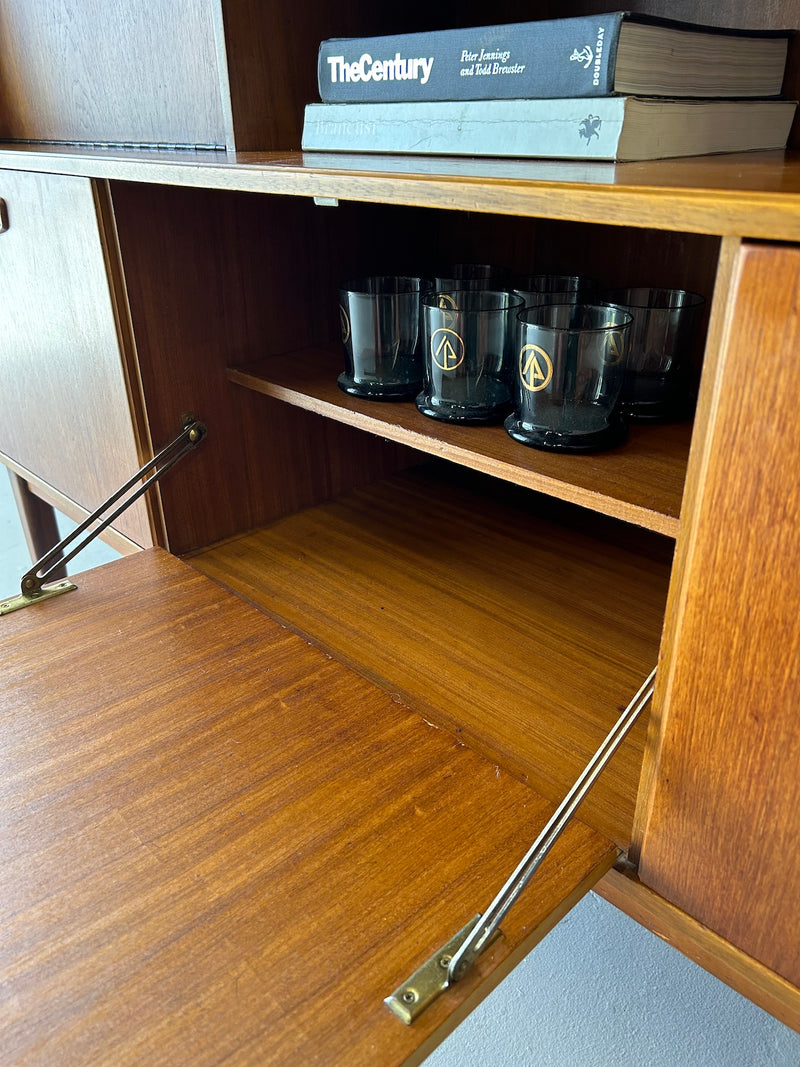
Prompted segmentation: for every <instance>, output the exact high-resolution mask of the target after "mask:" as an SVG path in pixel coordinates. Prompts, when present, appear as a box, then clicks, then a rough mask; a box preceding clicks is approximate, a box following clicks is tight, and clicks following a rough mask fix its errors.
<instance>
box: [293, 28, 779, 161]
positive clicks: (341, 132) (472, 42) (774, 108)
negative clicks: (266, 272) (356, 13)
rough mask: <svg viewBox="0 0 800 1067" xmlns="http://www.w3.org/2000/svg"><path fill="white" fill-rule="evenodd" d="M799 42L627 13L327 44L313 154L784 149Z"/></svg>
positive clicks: (571, 154) (310, 133)
mask: <svg viewBox="0 0 800 1067" xmlns="http://www.w3.org/2000/svg"><path fill="white" fill-rule="evenodd" d="M793 32H794V31H793V30H788V29H787V30H774V31H744V30H736V29H719V28H715V27H707V26H698V25H693V24H690V23H685V22H675V21H672V20H666V19H656V18H650V17H645V16H638V15H632V14H630V13H629V12H622V11H618V12H614V13H611V14H607V15H593V16H585V17H583V16H582V17H577V18H563V19H550V20H546V21H539V22H523V23H512V24H509V25H501V26H484V27H478V28H473V29H451V30H436V31H431V32H430V33H414V34H400V35H396V36H388V37H371V38H360V39H358V38H356V39H352V38H348V39H333V40H329V41H324V42H323V43H322V45H321V46H320V51H319V68H318V78H319V91H320V99H321V100H322V103H318V104H309V105H307V107H306V110H305V121H304V127H303V140H302V147H303V150H304V151H328V152H339V151H345V152H386V153H392V152H395V153H398V152H399V153H405V154H418V153H422V154H437V155H455V156H506V157H508V156H511V157H528V158H560V159H606V160H617V161H618V160H642V159H660V158H665V157H670V156H689V155H706V154H709V153H716V152H743V151H750V150H765V149H773V148H784V147H785V146H786V142H787V138H788V136H789V131H790V128H791V125H792V120H793V118H794V114H795V110H796V107H797V102H796V101H793V100H787V99H784V98H783V97H782V96H781V89H782V84H783V77H784V71H785V67H786V57H787V51H788V42H789V38H790V37H791V36H792V33H793Z"/></svg>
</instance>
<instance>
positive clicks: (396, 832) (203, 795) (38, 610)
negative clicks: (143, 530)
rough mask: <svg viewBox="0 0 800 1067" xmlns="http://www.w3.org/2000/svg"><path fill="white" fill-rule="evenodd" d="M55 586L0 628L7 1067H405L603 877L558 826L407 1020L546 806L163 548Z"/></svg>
mask: <svg viewBox="0 0 800 1067" xmlns="http://www.w3.org/2000/svg"><path fill="white" fill-rule="evenodd" d="M77 583H78V589H77V591H75V592H72V593H69V594H68V595H64V596H60V597H57V598H55V599H53V600H50V601H47V602H46V603H43V604H37V605H34V606H33V607H30V608H28V609H26V610H24V611H18V612H16V613H14V614H12V615H8V616H5V617H3V618H2V619H0V626H1V627H2V631H1V632H2V639H3V649H4V656H3V666H2V684H1V685H0V723H2V731H3V774H2V778H1V779H0V790H2V807H1V808H0V811H1V813H2V814H1V815H0V819H1V820H2V842H1V844H0V848H1V849H2V856H3V863H2V865H0V908H1V909H2V926H3V938H2V948H0V956H2V972H3V978H4V991H3V992H4V1014H3V1022H2V1025H1V1026H0V1044H1V1045H2V1048H3V1049H4V1054H5V1056H6V1057H7V1059H8V1061H9V1062H11V1061H13V1062H23V1061H24V1062H25V1063H41V1064H53V1063H58V1064H76V1063H92V1062H95V1063H96V1062H100V1061H103V1062H107V1063H114V1064H116V1065H122V1064H133V1063H137V1064H138V1063H147V1062H150V1063H152V1062H155V1061H156V1060H157V1061H158V1062H163V1063H170V1064H172V1065H179V1064H191V1065H192V1067H198V1065H201V1064H210V1063H219V1062H221V1061H222V1060H225V1059H226V1058H228V1057H231V1058H232V1059H235V1060H236V1062H237V1063H258V1064H293V1065H294V1064H326V1065H333V1064H341V1065H346V1067H357V1065H359V1064H364V1065H366V1064H369V1065H370V1067H372V1065H375V1064H380V1065H381V1067H389V1065H393V1064H403V1063H409V1062H410V1063H418V1062H419V1061H420V1060H421V1059H423V1058H424V1056H425V1055H427V1054H428V1053H429V1052H430V1051H431V1049H432V1048H433V1047H434V1046H435V1044H437V1043H438V1041H440V1040H441V1039H442V1038H443V1037H444V1036H445V1035H446V1033H447V1032H449V1030H450V1029H452V1027H453V1026H454V1025H455V1024H456V1023H457V1022H458V1021H459V1020H460V1019H461V1018H463V1017H464V1016H465V1015H466V1014H467V1012H468V1011H469V1010H470V1009H471V1008H472V1007H474V1005H475V1004H476V1003H477V1002H478V1001H479V1000H480V999H481V997H482V996H483V995H485V993H486V992H488V991H489V989H490V988H492V987H493V985H495V984H496V983H497V981H499V979H500V978H501V977H502V976H503V975H504V974H506V973H507V972H508V971H509V970H510V968H511V967H512V966H513V965H514V964H515V963H517V962H518V961H519V960H520V959H521V958H522V957H523V956H524V955H525V954H526V953H527V952H528V951H529V949H530V948H532V946H533V945H534V944H535V943H536V942H537V941H538V940H540V939H541V938H542V937H543V936H544V934H545V933H546V932H547V931H548V930H549V929H550V928H551V927H552V926H553V925H554V924H555V923H556V922H557V921H558V919H559V918H561V917H562V916H563V915H564V914H565V913H566V912H567V911H568V909H569V908H570V907H571V906H572V905H573V904H575V903H576V902H577V900H578V899H579V898H580V897H581V896H582V895H583V894H584V893H585V892H586V891H587V890H588V889H589V888H590V887H591V885H592V884H593V883H594V882H595V881H596V880H597V879H598V878H600V877H601V876H602V874H603V873H604V872H605V871H606V870H607V869H608V868H609V866H610V865H611V864H612V863H613V862H614V859H615V858H616V854H617V853H616V848H615V846H614V845H613V844H612V843H611V842H609V841H607V840H605V839H604V838H603V837H601V836H600V835H598V834H596V833H595V832H594V831H592V830H590V829H588V828H587V827H586V826H584V825H583V824H581V823H579V822H572V823H571V824H570V825H569V826H568V828H567V830H566V832H565V833H564V834H563V836H562V837H561V838H560V839H559V841H558V842H557V844H556V845H555V847H554V849H553V851H552V852H551V853H550V854H549V856H548V857H547V859H546V860H545V862H544V864H543V865H542V867H541V868H540V870H539V871H538V872H537V876H536V878H535V879H534V881H533V882H532V883H531V885H530V886H529V887H528V888H527V889H526V891H525V892H524V893H523V894H522V896H521V898H520V899H519V901H518V903H517V904H516V905H515V907H514V908H513V909H512V911H511V912H510V913H509V914H508V916H507V917H506V921H505V923H504V924H503V936H502V937H500V938H499V939H498V940H497V941H495V942H494V944H493V945H492V946H491V947H490V948H489V949H487V950H486V952H485V953H484V954H483V955H482V956H481V957H480V958H479V959H478V961H477V963H476V965H475V967H474V968H473V970H472V971H471V972H470V974H469V975H468V976H467V977H466V978H465V979H464V980H463V981H462V982H459V983H458V984H456V985H455V986H453V987H452V988H451V989H449V990H447V991H446V992H445V993H444V994H443V995H442V996H440V997H439V998H438V999H437V1000H436V1001H435V1002H434V1003H433V1004H432V1005H431V1006H430V1007H429V1008H428V1009H427V1010H426V1011H425V1012H424V1013H423V1014H422V1015H421V1016H420V1017H419V1018H418V1019H417V1020H416V1021H415V1022H413V1023H412V1024H411V1025H404V1023H402V1022H401V1021H400V1020H399V1019H398V1018H397V1017H395V1015H393V1014H392V1013H391V1012H390V1011H389V1010H388V1008H387V1007H386V1006H385V1004H384V1003H383V1001H384V998H385V997H387V996H388V995H390V994H391V993H392V992H393V991H394V990H395V989H396V988H397V987H398V986H399V985H400V984H401V983H402V982H404V981H405V979H407V978H408V977H409V976H410V975H411V974H412V973H413V972H414V971H415V970H416V969H417V967H419V966H420V964H422V963H423V962H424V961H425V960H426V959H428V958H429V957H430V956H431V955H432V954H434V953H435V952H436V951H437V949H438V948H440V947H441V946H442V945H444V944H445V943H446V942H447V941H448V940H449V939H450V938H451V937H452V936H453V935H454V934H455V933H457V932H458V931H459V930H460V929H461V928H462V927H463V926H464V925H465V924H466V923H467V922H469V921H470V920H471V919H472V918H474V916H475V914H476V913H477V912H478V911H480V910H481V909H482V908H483V907H485V905H487V904H488V903H489V902H490V901H491V899H492V898H493V896H494V894H495V893H496V891H497V890H498V889H499V888H500V887H501V886H502V884H503V883H504V882H505V880H506V878H507V876H508V875H509V874H510V872H511V870H512V869H513V868H514V867H515V866H516V864H517V862H518V860H519V859H520V858H521V857H522V855H523V854H524V853H525V851H526V850H527V848H528V846H529V845H530V843H531V842H532V841H533V840H534V838H535V837H536V836H537V834H538V833H539V831H540V829H541V828H542V826H543V825H544V824H545V822H546V821H547V818H548V817H549V816H550V814H551V812H552V807H551V805H549V804H548V803H547V802H545V801H543V800H542V799H541V798H539V797H538V796H537V795H536V794H535V793H533V792H532V791H531V790H530V789H529V788H527V787H526V786H525V785H524V784H522V783H520V782H518V781H516V780H514V779H512V778H511V777H510V776H509V775H507V774H506V773H504V772H501V771H499V770H498V769H497V768H496V767H495V766H494V765H493V764H491V763H489V762H487V761H486V760H484V759H483V758H481V757H480V756H478V755H476V754H475V753H473V752H472V751H470V750H469V749H467V748H466V747H464V746H463V745H462V744H460V743H459V742H458V741H457V739H456V738H454V737H453V736H450V735H448V734H446V733H444V732H443V731H440V730H436V729H433V728H432V727H430V726H429V725H427V724H426V723H425V722H424V721H423V720H422V719H421V718H420V717H419V716H417V715H416V714H414V712H413V711H411V710H409V709H408V708H406V707H404V706H402V705H401V704H399V703H398V702H396V701H395V700H393V699H392V698H391V697H390V696H389V695H387V694H386V693H385V692H383V691H382V690H380V689H379V688H377V687H376V686H374V685H372V684H371V683H370V682H368V681H366V680H365V679H364V678H362V677H360V676H359V675H357V674H355V673H354V672H352V671H351V670H349V669H348V668H345V667H343V666H342V665H341V664H339V663H338V662H336V661H335V660H333V659H331V658H330V657H328V656H326V655H325V654H323V653H322V652H320V651H319V650H317V649H315V648H313V647H311V646H309V645H308V644H307V643H306V642H305V641H303V640H302V639H301V638H299V637H298V636H297V635H295V634H294V633H292V632H290V631H289V630H286V629H284V628H282V627H280V626H279V625H277V624H276V623H274V622H272V621H270V620H269V619H268V618H266V617H265V616H264V615H263V614H262V613H260V612H259V611H257V610H256V609H254V608H251V607H249V606H248V605H246V604H244V603H243V602H242V601H241V600H239V599H238V598H237V597H235V596H233V595H231V594H229V593H226V592H224V591H222V590H221V589H220V588H219V587H218V586H217V585H215V584H214V583H213V582H211V581H210V580H209V579H207V578H205V577H203V576H202V575H200V574H198V573H197V572H196V571H194V570H192V569H191V568H190V567H189V566H187V565H186V564H183V563H181V562H180V561H178V560H177V559H175V558H174V557H172V556H170V555H168V554H167V553H165V552H163V551H161V550H158V549H153V550H148V551H146V552H142V553H139V554H137V555H134V556H130V557H127V558H125V559H121V560H119V561H117V562H115V563H111V564H108V565H106V566H105V567H102V568H99V569H98V570H95V571H90V572H88V573H86V574H84V575H81V576H79V577H78V579H77Z"/></svg>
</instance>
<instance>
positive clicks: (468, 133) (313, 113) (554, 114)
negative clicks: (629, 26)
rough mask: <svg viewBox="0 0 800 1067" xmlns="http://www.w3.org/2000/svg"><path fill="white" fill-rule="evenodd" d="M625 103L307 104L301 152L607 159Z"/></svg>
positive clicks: (622, 100) (615, 100) (613, 154)
mask: <svg viewBox="0 0 800 1067" xmlns="http://www.w3.org/2000/svg"><path fill="white" fill-rule="evenodd" d="M624 116H625V98H624V97H619V96H611V97H606V98H605V99H597V98H593V97H589V98H585V99H580V100H576V99H558V100H503V101H499V100H478V101H469V102H461V101H439V102H436V101H431V102H429V103H416V104H398V103H391V104H308V105H307V106H306V111H305V122H304V127H303V140H302V147H303V150H304V151H326V152H388V153H390V152H400V153H410V154H421V155H428V154H436V155H455V156H511V157H525V158H540V159H548V158H549V159H614V158H615V157H616V152H617V146H618V143H619V137H620V133H621V130H622V124H623V119H624Z"/></svg>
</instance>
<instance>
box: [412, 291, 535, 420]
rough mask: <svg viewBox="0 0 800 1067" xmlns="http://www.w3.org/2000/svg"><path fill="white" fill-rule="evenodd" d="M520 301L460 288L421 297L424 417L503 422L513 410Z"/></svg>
mask: <svg viewBox="0 0 800 1067" xmlns="http://www.w3.org/2000/svg"><path fill="white" fill-rule="evenodd" d="M521 307H522V300H521V299H520V297H516V296H513V295H512V294H511V293H509V292H503V291H499V290H491V289H481V290H456V291H454V292H448V293H428V294H426V295H425V296H424V297H423V298H422V334H423V357H424V358H423V371H424V385H423V388H422V391H421V392H420V394H419V396H418V397H417V401H416V403H417V407H418V408H419V410H420V411H421V412H422V414H423V415H428V416H429V417H430V418H433V419H443V420H445V421H447V422H461V423H486V422H496V421H499V420H500V419H501V418H502V417H503V416H504V415H505V414H506V413H507V412H508V411H509V410H510V408H511V380H512V376H513V366H514V341H515V327H516V313H517V311H519V310H520V308H521Z"/></svg>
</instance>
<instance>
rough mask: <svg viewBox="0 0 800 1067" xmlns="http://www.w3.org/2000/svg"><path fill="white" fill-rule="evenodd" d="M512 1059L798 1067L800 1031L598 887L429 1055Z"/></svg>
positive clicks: (444, 1060)
mask: <svg viewBox="0 0 800 1067" xmlns="http://www.w3.org/2000/svg"><path fill="white" fill-rule="evenodd" d="M480 907H481V903H480V901H476V910H478V911H479V910H480ZM512 1065H513V1067H528V1065H530V1067H800V1034H796V1033H795V1032H794V1031H793V1030H790V1029H789V1028H788V1027H786V1026H783V1025H782V1024H781V1023H779V1022H778V1021H777V1020H776V1019H773V1018H772V1016H771V1015H768V1014H767V1013H766V1012H764V1011H761V1009H759V1008H757V1007H755V1005H753V1004H752V1003H750V1001H748V1000H746V999H745V998H744V997H742V996H740V995H739V994H738V993H734V992H733V990H732V989H730V988H728V986H726V985H724V984H723V983H722V982H720V981H718V980H717V979H716V978H713V977H712V976H711V975H710V974H708V973H707V972H706V971H704V970H703V969H702V968H701V967H698V966H697V965H696V964H694V963H692V962H691V961H690V960H688V959H686V957H685V956H682V955H681V954H680V953H679V952H677V951H676V950H675V949H673V948H671V947H670V946H669V945H667V944H665V943H664V942H663V941H661V940H660V939H659V938H657V937H656V936H655V935H654V934H651V933H650V931H649V930H645V929H644V928H643V927H641V926H639V925H638V923H635V922H633V920H632V919H629V918H628V917H627V915H624V914H623V913H622V912H620V911H618V910H617V909H616V908H615V907H613V906H612V905H611V904H608V903H607V902H606V901H605V900H603V899H602V898H601V897H599V896H597V895H596V894H594V893H589V894H588V895H587V896H586V897H584V898H583V900H582V901H581V902H580V904H578V906H577V907H576V908H574V909H573V910H572V911H571V912H570V914H569V915H568V916H567V917H566V918H565V919H563V920H562V921H561V923H559V925H558V926H557V927H555V929H554V930H552V931H551V932H550V933H549V934H548V935H547V937H546V938H545V939H544V941H542V942H541V944H539V945H538V946H537V947H536V948H535V949H534V950H533V952H532V953H531V954H530V955H529V956H528V957H527V959H525V960H524V961H523V962H522V963H521V964H520V965H519V966H518V967H517V968H516V970H515V971H513V972H512V973H511V974H510V975H509V976H508V978H506V979H505V981H503V982H502V983H501V984H500V985H499V986H498V988H497V989H496V990H495V991H494V992H493V993H492V994H491V995H490V996H489V997H487V999H486V1000H485V1001H484V1002H483V1003H482V1004H481V1005H480V1007H479V1008H478V1009H477V1010H476V1011H474V1012H473V1014H472V1015H471V1016H470V1017H469V1019H467V1021H466V1022H465V1023H463V1024H462V1025H461V1026H460V1027H459V1028H458V1030H456V1032H455V1033H454V1034H452V1035H451V1036H450V1037H449V1038H448V1039H447V1040H446V1041H445V1042H444V1043H443V1044H442V1045H440V1046H439V1048H438V1049H436V1051H435V1052H433V1053H432V1054H431V1055H430V1056H429V1057H428V1058H427V1059H426V1061H425V1067H512Z"/></svg>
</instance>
